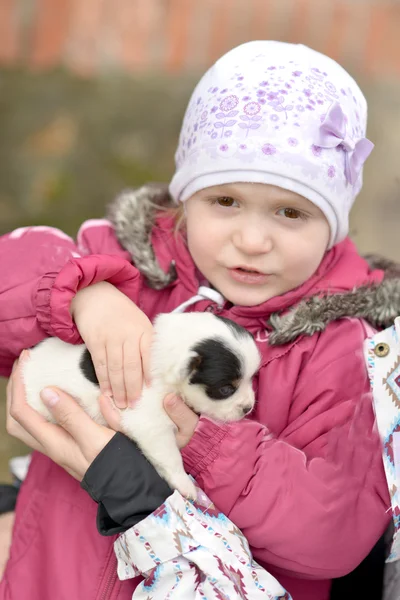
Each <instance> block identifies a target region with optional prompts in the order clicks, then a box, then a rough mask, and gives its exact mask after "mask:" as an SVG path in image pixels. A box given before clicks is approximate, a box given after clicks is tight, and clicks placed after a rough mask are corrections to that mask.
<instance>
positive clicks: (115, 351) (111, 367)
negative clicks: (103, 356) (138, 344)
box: [106, 345, 127, 408]
mask: <svg viewBox="0 0 400 600" xmlns="http://www.w3.org/2000/svg"><path fill="white" fill-rule="evenodd" d="M106 353H107V369H108V378H109V380H110V384H111V390H112V396H113V398H114V402H115V404H116V406H118V408H126V406H127V404H126V390H125V381H124V362H123V360H124V356H123V350H122V346H119V345H112V346H107V347H106Z"/></svg>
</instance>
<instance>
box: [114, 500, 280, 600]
mask: <svg viewBox="0 0 400 600" xmlns="http://www.w3.org/2000/svg"><path fill="white" fill-rule="evenodd" d="M114 549H115V553H116V556H117V561H118V576H119V578H120V579H121V580H124V579H129V578H133V577H136V576H137V575H140V574H141V575H143V577H144V581H142V583H141V584H140V585H139V586H138V587H137V588H136V590H135V592H134V594H133V598H135V600H136V599H137V600H148V598H151V599H152V600H197V599H200V598H207V600H212V599H215V600H228V599H229V600H241V599H243V600H245V599H248V598H252V600H257V598H260V600H262V599H263V600H265V599H268V600H278V599H282V600H283V599H286V600H290V599H291V596H290V595H289V594H288V593H287V592H286V591H285V590H284V589H283V587H282V586H281V585H280V584H279V583H278V581H277V580H276V579H275V578H274V577H273V576H272V575H270V574H269V573H268V572H267V571H265V570H264V569H263V568H261V567H260V566H259V565H258V564H257V563H256V562H255V561H254V560H253V558H252V556H251V553H250V549H249V545H248V542H247V540H246V538H245V537H244V535H243V534H242V532H241V531H240V530H239V529H238V528H237V527H236V526H235V525H234V524H233V523H232V522H231V521H230V520H229V519H228V518H227V517H226V516H225V515H223V514H222V513H221V512H219V511H218V510H217V509H216V508H215V507H214V506H213V504H212V503H211V501H210V500H209V498H208V497H207V496H206V495H205V494H204V492H203V491H202V490H200V489H199V488H198V495H197V499H196V501H195V502H191V501H189V500H186V499H185V498H183V497H182V496H181V495H180V494H179V493H178V492H176V491H175V492H174V494H172V496H170V497H169V498H167V500H166V501H165V503H164V504H162V505H161V506H160V507H159V508H158V509H157V510H156V511H154V512H153V513H152V514H151V515H149V516H148V517H147V518H146V519H144V520H143V521H141V522H140V523H138V524H137V525H136V526H135V527H131V528H130V529H129V530H128V531H126V532H125V533H123V534H122V535H120V537H119V538H118V539H117V540H116V542H115V544H114Z"/></svg>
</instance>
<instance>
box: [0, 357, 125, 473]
mask: <svg viewBox="0 0 400 600" xmlns="http://www.w3.org/2000/svg"><path fill="white" fill-rule="evenodd" d="M24 360H29V353H28V352H26V351H25V352H24V353H23V355H22V356H21V357H20V359H19V360H18V361H16V363H15V365H14V368H13V372H12V375H11V377H10V379H9V382H8V385H7V431H8V433H9V434H10V435H12V436H14V437H16V438H18V439H20V440H21V441H22V442H24V443H25V444H27V445H28V446H30V447H31V448H33V449H34V450H39V452H42V453H43V454H46V455H47V456H49V457H50V458H51V459H52V460H54V462H56V463H57V464H59V465H60V466H61V467H63V468H64V469H65V470H66V471H68V473H70V475H72V476H73V477H75V479H78V480H79V481H81V480H82V479H83V477H84V475H85V473H86V471H87V469H88V467H89V465H90V464H91V463H92V462H93V460H94V459H95V458H96V456H97V455H98V454H99V452H101V450H102V449H103V448H104V447H105V446H106V445H107V444H108V442H109V441H110V440H111V438H112V437H113V436H114V435H115V432H116V431H118V430H119V424H120V412H119V410H118V409H117V408H116V407H115V406H114V404H113V402H112V400H111V399H110V398H108V397H106V396H101V397H100V400H99V403H100V409H101V411H102V413H103V416H104V418H105V420H106V421H107V423H108V424H109V425H110V427H104V426H102V425H98V424H97V423H95V422H94V421H93V420H92V419H91V418H90V417H89V416H88V415H87V414H86V413H85V411H84V410H83V409H82V408H81V407H80V406H79V404H78V403H77V402H76V400H75V399H74V398H73V397H72V396H70V395H69V394H66V393H65V392H63V391H62V390H59V389H57V388H46V389H45V390H43V391H42V393H41V397H42V400H43V402H44V404H45V405H46V406H47V407H48V409H49V410H50V412H51V413H52V415H53V416H54V419H55V420H56V421H57V425H56V424H54V423H49V422H48V421H47V420H46V419H45V418H44V417H43V416H42V415H40V414H39V413H38V412H36V411H35V410H34V409H33V408H31V407H30V406H29V405H28V404H27V402H26V399H25V389H24V384H23V381H22V376H21V361H24Z"/></svg>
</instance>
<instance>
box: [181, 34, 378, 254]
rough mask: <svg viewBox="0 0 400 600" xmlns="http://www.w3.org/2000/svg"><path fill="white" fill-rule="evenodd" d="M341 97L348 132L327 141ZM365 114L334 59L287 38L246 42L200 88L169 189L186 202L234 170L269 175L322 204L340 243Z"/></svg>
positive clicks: (357, 177)
mask: <svg viewBox="0 0 400 600" xmlns="http://www.w3.org/2000/svg"><path fill="white" fill-rule="evenodd" d="M272 58H273V61H272V60H271V59H272ZM238 83H239V84H240V86H241V87H240V89H239V88H237V87H236V86H237V85H238ZM335 103H337V104H339V105H340V108H341V111H342V113H343V124H344V126H345V129H346V133H345V136H344V137H342V141H341V142H340V141H339V143H336V142H337V140H335V143H334V144H328V145H326V144H323V143H321V139H320V138H321V134H320V128H321V126H322V124H323V123H324V120H325V119H326V116H327V115H328V114H329V110H330V108H331V107H332V106H333V105H334V104H335ZM366 112H367V107H366V102H365V99H364V96H363V95H362V92H361V91H360V89H359V88H358V86H357V84H356V83H355V82H354V80H353V79H352V78H351V77H350V76H349V75H348V73H346V71H344V69H342V67H340V66H339V65H338V64H337V63H335V62H334V61H333V60H331V59H329V58H328V57H326V56H323V55H322V54H319V53H318V52H315V51H313V50H311V49H310V48H307V47H306V46H301V45H294V44H286V43H283V42H268V41H264V42H263V41H261V42H248V43H246V44H243V45H242V46H239V47H237V48H234V49H233V50H231V51H230V52H228V53H227V54H226V55H225V56H223V57H222V58H221V59H219V60H218V61H217V62H216V63H215V65H214V66H213V67H211V69H210V70H209V71H208V72H207V73H206V74H205V75H204V76H203V78H202V79H201V80H200V82H199V84H198V85H197V87H196V89H195V91H194V92H193V95H192V98H191V100H190V103H189V106H188V108H187V111H186V114H185V118H184V122H183V126H182V130H181V135H180V141H179V146H178V149H177V152H176V155H175V158H176V166H177V171H176V174H175V176H174V178H173V181H172V183H171V186H170V190H171V194H172V195H173V197H175V198H176V199H183V200H184V199H185V198H187V197H188V195H190V193H194V192H193V190H194V189H201V187H197V186H203V187H205V186H207V185H214V184H215V183H213V182H214V181H217V182H218V183H223V182H224V179H229V181H232V177H233V173H234V171H235V170H236V171H237V172H238V173H239V172H240V173H246V176H245V177H246V179H245V180H246V181H261V182H268V180H269V179H270V180H271V181H273V182H275V183H276V182H279V185H281V187H285V185H287V187H288V189H292V190H295V191H298V193H301V194H302V195H304V196H305V197H307V198H309V199H310V200H311V201H312V202H314V203H316V204H317V205H318V206H319V207H320V208H321V210H322V211H323V212H324V214H325V215H326V216H327V219H328V222H329V224H330V225H331V231H332V240H331V243H336V242H337V241H338V240H340V239H343V237H344V235H345V234H346V232H347V227H348V224H347V218H348V211H349V209H350V207H351V204H352V202H353V201H354V198H355V197H356V195H357V193H358V192H359V190H360V188H361V185H362V164H363V162H364V160H365V155H366V150H367V148H366V146H365V143H364V142H363V144H361V145H360V144H359V146H358V148H359V150H358V151H357V152H355V147H356V146H357V143H358V142H359V141H360V140H362V139H363V138H365V130H366ZM349 140H351V141H352V143H353V142H354V148H353V146H351V145H350V146H351V147H350V146H349V143H348V141H349ZM225 146H228V148H227V149H223V148H224V147H225ZM361 147H363V152H362V151H361ZM354 156H355V158H353V157H354ZM350 158H352V160H351V164H350V162H349V160H350ZM225 172H226V173H227V175H224V173H225ZM193 174H195V175H193ZM241 176H243V177H244V175H241ZM289 180H290V183H289ZM189 182H190V184H189ZM285 182H288V183H285ZM325 205H326V206H325Z"/></svg>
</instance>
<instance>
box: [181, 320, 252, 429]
mask: <svg viewBox="0 0 400 600" xmlns="http://www.w3.org/2000/svg"><path fill="white" fill-rule="evenodd" d="M212 317H213V324H214V327H213V328H212V329H213V330H214V331H213V333H211V332H210V329H209V327H206V328H205V332H204V334H203V335H202V337H201V339H199V340H198V341H197V342H196V343H194V344H193V345H192V346H191V348H190V352H189V356H188V358H187V362H186V366H185V369H184V371H183V372H184V373H185V375H184V377H183V380H182V381H181V385H180V388H181V393H182V395H183V397H184V399H185V401H186V403H187V404H188V406H190V407H191V408H192V409H193V410H194V411H195V412H197V413H201V414H205V415H208V416H210V417H211V418H215V419H218V420H223V421H237V420H239V419H242V418H243V417H245V416H246V415H247V414H248V413H250V412H251V411H252V409H253V407H254V402H255V398H254V391H253V387H252V378H253V375H254V374H255V373H256V371H257V370H258V368H259V365H260V355H259V352H258V350H257V346H256V344H255V342H254V339H253V337H252V335H251V334H250V333H249V332H248V331H246V330H245V329H243V328H242V327H240V326H238V325H236V323H233V322H232V321H229V320H227V319H222V318H219V317H215V316H214V315H212ZM214 332H215V333H214Z"/></svg>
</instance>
